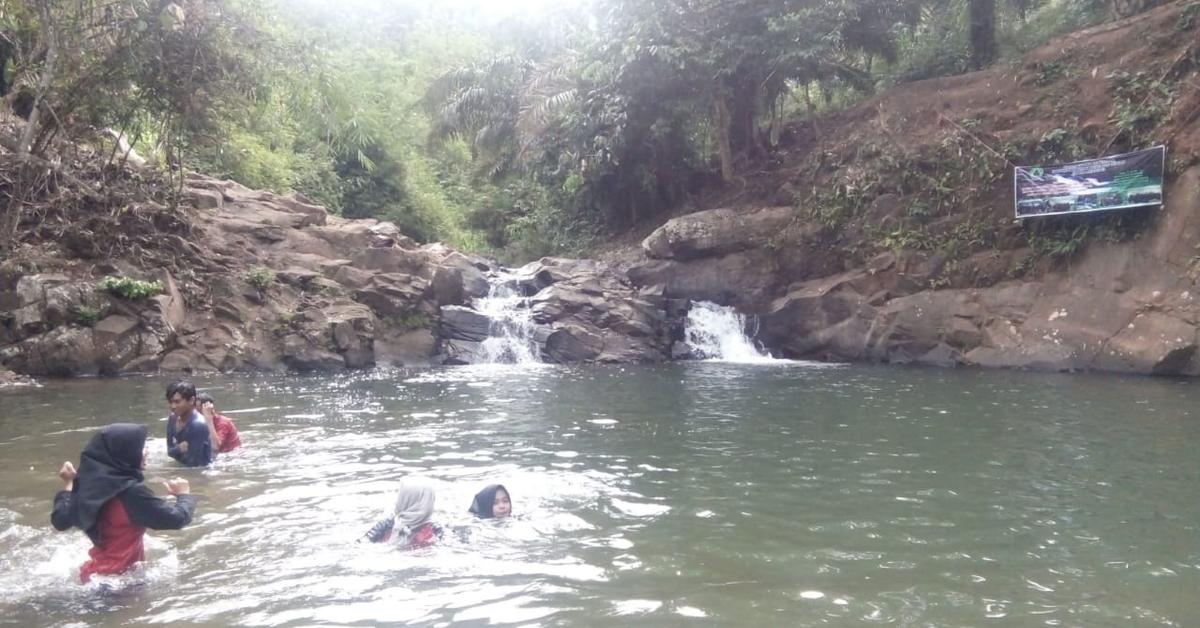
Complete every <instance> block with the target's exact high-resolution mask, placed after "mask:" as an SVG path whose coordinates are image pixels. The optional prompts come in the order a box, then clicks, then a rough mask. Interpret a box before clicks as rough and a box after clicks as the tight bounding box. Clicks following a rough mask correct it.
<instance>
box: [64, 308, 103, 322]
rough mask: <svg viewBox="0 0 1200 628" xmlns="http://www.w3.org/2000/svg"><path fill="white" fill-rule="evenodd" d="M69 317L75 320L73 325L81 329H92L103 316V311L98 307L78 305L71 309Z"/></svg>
mask: <svg viewBox="0 0 1200 628" xmlns="http://www.w3.org/2000/svg"><path fill="white" fill-rule="evenodd" d="M71 316H72V317H73V318H74V319H75V324H76V325H79V326H81V327H93V326H95V324H96V323H98V322H100V319H101V318H102V317H103V316H104V311H103V310H102V309H101V308H98V307H92V306H90V305H86V304H83V303H80V304H78V305H76V306H75V307H73V308H71Z"/></svg>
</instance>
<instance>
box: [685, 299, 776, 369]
mask: <svg viewBox="0 0 1200 628" xmlns="http://www.w3.org/2000/svg"><path fill="white" fill-rule="evenodd" d="M684 332H685V337H684V339H685V341H686V342H687V344H688V346H690V347H691V348H692V351H693V352H694V353H696V354H697V355H699V356H701V357H702V358H704V359H707V360H718V361H721V362H776V361H777V360H776V359H775V358H772V357H771V356H770V355H769V354H767V353H766V352H763V351H760V350H759V349H758V347H755V346H754V343H753V342H752V341H751V340H750V338H749V337H748V336H747V335H746V317H744V316H742V315H741V314H738V313H737V312H736V311H735V310H734V309H733V308H731V307H725V306H723V305H717V304H716V303H711V302H708V301H695V302H693V303H692V307H691V309H689V310H688V317H687V326H686V327H685V329H684Z"/></svg>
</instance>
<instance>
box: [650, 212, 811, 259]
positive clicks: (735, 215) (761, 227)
mask: <svg viewBox="0 0 1200 628" xmlns="http://www.w3.org/2000/svg"><path fill="white" fill-rule="evenodd" d="M795 220H796V210H795V209H793V208H792V207H762V208H757V209H751V210H736V209H728V208H722V209H710V210H706V211H700V212H696V213H693V214H688V215H686V216H680V217H678V218H672V219H671V220H668V221H667V223H666V224H664V225H663V226H661V227H659V228H658V229H656V230H654V232H653V233H651V234H650V235H649V236H648V237H646V239H645V240H643V241H642V250H643V251H644V252H645V253H646V256H647V257H649V258H651V259H671V260H678V261H688V260H694V259H701V258H706V257H720V256H723V255H728V254H730V253H737V252H739V251H745V250H748V249H752V248H760V247H763V246H764V245H766V244H767V243H768V242H770V241H771V239H772V238H775V237H778V236H779V235H780V234H781V233H783V232H784V230H785V229H786V228H788V227H789V226H791V224H792V223H793V222H794V221H795Z"/></svg>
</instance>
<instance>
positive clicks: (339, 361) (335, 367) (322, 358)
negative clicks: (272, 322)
mask: <svg viewBox="0 0 1200 628" xmlns="http://www.w3.org/2000/svg"><path fill="white" fill-rule="evenodd" d="M281 357H282V359H283V361H284V363H285V364H287V366H288V368H290V369H291V370H293V371H297V372H300V373H310V372H313V371H325V372H328V371H340V370H342V369H343V368H345V366H346V360H345V359H344V358H343V357H342V356H340V355H338V354H336V353H333V352H332V351H327V350H324V349H318V348H317V347H314V346H312V344H310V343H309V342H308V341H307V340H305V339H304V338H303V337H301V336H298V335H295V334H292V335H289V336H287V337H286V338H284V339H283V350H282V356H281Z"/></svg>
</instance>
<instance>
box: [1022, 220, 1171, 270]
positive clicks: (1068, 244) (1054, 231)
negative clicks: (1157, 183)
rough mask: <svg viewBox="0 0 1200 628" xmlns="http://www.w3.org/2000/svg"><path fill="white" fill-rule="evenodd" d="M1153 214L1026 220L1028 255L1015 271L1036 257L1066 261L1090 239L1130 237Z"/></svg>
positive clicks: (1142, 229)
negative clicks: (1029, 251)
mask: <svg viewBox="0 0 1200 628" xmlns="http://www.w3.org/2000/svg"><path fill="white" fill-rule="evenodd" d="M1157 215H1158V211H1157V210H1155V209H1138V210H1126V211H1122V212H1103V213H1095V214H1086V215H1079V216H1051V217H1046V218H1039V219H1028V220H1026V221H1025V222H1024V224H1023V229H1022V233H1023V235H1024V237H1025V240H1026V242H1027V243H1028V245H1029V248H1030V249H1031V251H1032V255H1031V256H1030V257H1029V258H1027V259H1026V260H1023V262H1022V267H1020V268H1019V269H1018V270H1019V271H1023V270H1025V269H1027V268H1028V266H1030V265H1032V264H1033V263H1035V262H1036V261H1037V260H1039V259H1049V260H1051V261H1052V262H1061V261H1065V260H1068V259H1070V258H1072V257H1074V256H1075V255H1077V254H1078V253H1080V252H1081V251H1082V250H1083V249H1084V248H1085V247H1086V246H1087V245H1088V243H1091V242H1104V243H1108V244H1115V243H1118V242H1124V241H1127V240H1132V239H1134V238H1137V237H1139V236H1141V234H1143V233H1145V231H1146V229H1147V228H1148V227H1149V225H1150V224H1152V223H1153V221H1154V219H1155V217H1156V216H1157Z"/></svg>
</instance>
